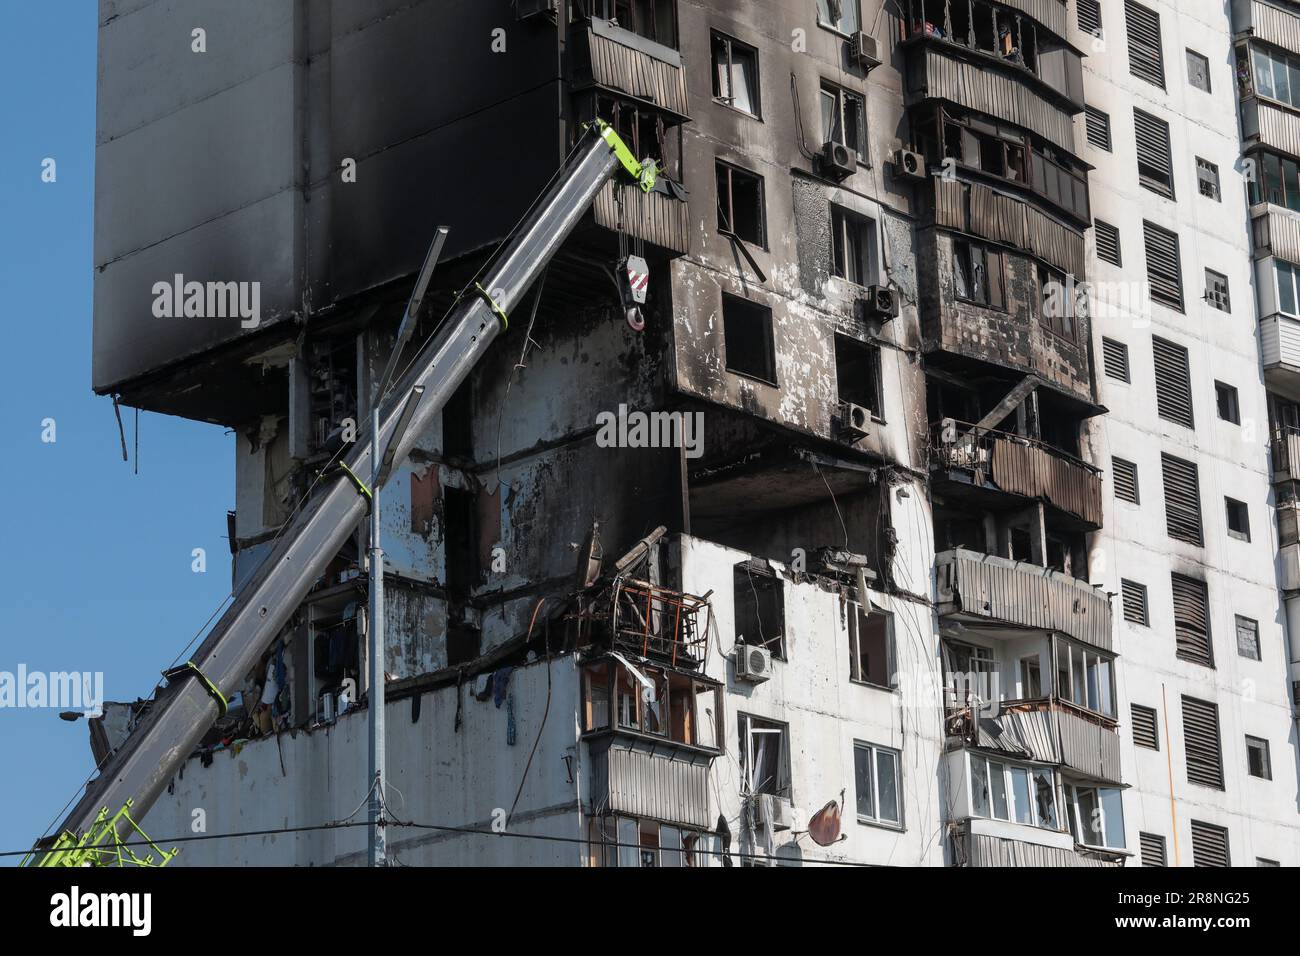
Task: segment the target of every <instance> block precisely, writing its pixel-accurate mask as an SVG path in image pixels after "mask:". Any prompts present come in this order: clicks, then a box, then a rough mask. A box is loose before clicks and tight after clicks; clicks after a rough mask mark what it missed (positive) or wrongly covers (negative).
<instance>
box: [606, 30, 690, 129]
mask: <svg viewBox="0 0 1300 956" xmlns="http://www.w3.org/2000/svg"><path fill="white" fill-rule="evenodd" d="M587 44H588V50H589V51H590V58H591V76H592V79H593V80H594V81H595V82H596V84H597V85H599V86H603V87H605V88H606V89H609V90H618V91H620V92H623V93H627V94H628V95H629V96H635V97H636V98H637V99H641V100H646V101H647V102H650V103H653V104H654V105H655V106H658V107H659V108H660V109H665V110H670V111H671V112H673V113H677V114H679V115H681V116H689V115H690V107H689V104H688V101H687V97H686V73H685V71H684V70H683V69H682V68H681V67H679V66H674V65H673V64H671V63H665V62H664V61H663V60H658V59H655V58H654V57H652V56H650V55H649V54H647V53H643V52H641V51H640V50H634V49H632V48H631V47H626V46H624V45H623V44H621V43H619V42H617V41H616V40H613V39H611V38H609V37H605V36H600V35H599V34H598V33H596V32H595V31H594V30H590V29H589V30H588V31H587Z"/></svg>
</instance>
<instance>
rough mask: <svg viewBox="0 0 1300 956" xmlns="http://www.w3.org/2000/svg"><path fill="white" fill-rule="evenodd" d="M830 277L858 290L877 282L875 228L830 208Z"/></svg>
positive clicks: (868, 221)
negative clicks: (856, 286) (858, 287)
mask: <svg viewBox="0 0 1300 956" xmlns="http://www.w3.org/2000/svg"><path fill="white" fill-rule="evenodd" d="M831 275H834V276H838V277H839V278H841V279H847V280H848V281H849V282H852V283H855V284H856V285H860V286H869V285H874V284H875V281H876V224H875V222H874V221H873V220H871V219H868V218H867V217H865V216H859V215H858V214H857V213H855V212H850V211H849V210H847V209H844V208H842V207H840V206H837V205H835V204H834V203H832V204H831Z"/></svg>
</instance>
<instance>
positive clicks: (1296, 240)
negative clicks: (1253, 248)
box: [1252, 208, 1300, 262]
mask: <svg viewBox="0 0 1300 956" xmlns="http://www.w3.org/2000/svg"><path fill="white" fill-rule="evenodd" d="M1252 225H1253V226H1254V228H1255V236H1256V239H1257V240H1258V241H1259V242H1260V244H1261V246H1262V248H1263V249H1267V250H1269V251H1270V252H1272V253H1273V255H1275V256H1277V257H1278V258H1279V259H1285V260H1286V261H1287V262H1300V217H1297V216H1295V215H1292V214H1290V213H1286V212H1282V211H1281V210H1278V209H1276V208H1269V210H1268V211H1267V212H1264V213H1262V214H1260V215H1258V216H1256V217H1255V218H1254V220H1253V221H1252Z"/></svg>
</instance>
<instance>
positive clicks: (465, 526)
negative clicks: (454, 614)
mask: <svg viewBox="0 0 1300 956" xmlns="http://www.w3.org/2000/svg"><path fill="white" fill-rule="evenodd" d="M477 505H478V499H477V496H476V495H474V494H472V493H471V492H468V491H461V490H460V489H459V488H446V489H444V490H443V497H442V507H443V520H444V523H445V527H444V530H443V535H444V538H443V552H444V555H445V558H446V562H447V568H446V579H447V595H448V597H449V598H450V599H451V600H453V601H462V602H463V601H465V600H467V599H468V598H469V596H470V592H471V591H472V590H473V589H474V587H475V586H476V585H477V584H478V581H479V567H478V540H477V538H478V535H477V531H476V526H477V524H478V522H477V520H476V517H477Z"/></svg>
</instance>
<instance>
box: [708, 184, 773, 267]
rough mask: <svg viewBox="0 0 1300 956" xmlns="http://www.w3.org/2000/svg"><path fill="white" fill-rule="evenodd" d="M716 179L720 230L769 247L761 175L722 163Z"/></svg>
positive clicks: (754, 243) (759, 245) (760, 245)
mask: <svg viewBox="0 0 1300 956" xmlns="http://www.w3.org/2000/svg"><path fill="white" fill-rule="evenodd" d="M717 181H718V232H720V233H722V234H723V235H729V236H735V237H736V238H738V239H743V240H744V241H745V242H748V243H751V244H752V245H755V246H758V247H760V248H763V249H766V248H767V229H766V223H765V218H764V212H763V179H762V177H761V176H755V175H754V174H753V173H747V172H745V171H744V170H742V169H737V168H736V167H735V166H732V165H730V164H729V163H721V162H720V163H718V168H717Z"/></svg>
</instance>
